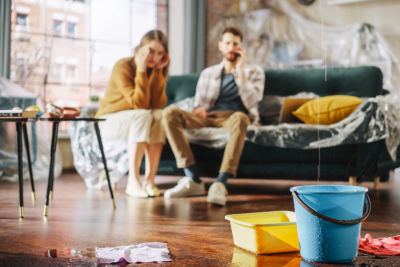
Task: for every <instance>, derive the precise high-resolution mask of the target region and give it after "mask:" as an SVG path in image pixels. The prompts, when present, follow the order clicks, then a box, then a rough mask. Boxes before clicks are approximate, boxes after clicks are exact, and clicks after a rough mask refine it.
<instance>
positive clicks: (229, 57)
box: [224, 52, 239, 63]
mask: <svg viewBox="0 0 400 267" xmlns="http://www.w3.org/2000/svg"><path fill="white" fill-rule="evenodd" d="M238 57H239V54H238V53H235V52H228V53H225V54H224V58H225V59H226V60H228V61H229V62H232V63H233V62H235V61H236V60H237V58H238Z"/></svg>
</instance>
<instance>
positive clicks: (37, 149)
mask: <svg viewBox="0 0 400 267" xmlns="http://www.w3.org/2000/svg"><path fill="white" fill-rule="evenodd" d="M35 104H36V97H35V95H34V94H32V93H31V92H29V91H27V90H26V89H24V88H22V87H20V86H18V85H16V84H14V83H12V82H10V81H8V80H7V79H5V78H2V77H0V109H12V108H14V107H20V108H25V107H27V106H30V105H35ZM27 129H28V138H29V145H30V153H31V161H32V170H33V178H34V180H39V179H47V178H48V175H49V162H50V143H51V127H50V124H49V123H48V122H28V124H27ZM39 133H40V134H39ZM16 136H17V132H16V125H15V123H14V122H0V179H4V180H9V181H18V160H17V142H16ZM23 143H24V142H23ZM23 146H24V149H23V165H24V171H23V174H24V179H29V172H28V165H27V160H26V152H25V145H23ZM54 174H55V177H58V176H59V175H60V174H61V158H60V155H59V153H57V154H56V161H55V165H54Z"/></svg>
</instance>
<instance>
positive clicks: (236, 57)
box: [234, 53, 240, 61]
mask: <svg viewBox="0 0 400 267" xmlns="http://www.w3.org/2000/svg"><path fill="white" fill-rule="evenodd" d="M238 58H240V54H239V53H235V57H234V60H235V61H236V60H237V59H238Z"/></svg>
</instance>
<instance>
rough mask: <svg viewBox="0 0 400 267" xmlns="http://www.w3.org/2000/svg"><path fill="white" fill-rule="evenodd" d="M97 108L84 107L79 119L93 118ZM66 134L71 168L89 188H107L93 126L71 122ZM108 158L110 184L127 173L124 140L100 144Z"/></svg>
mask: <svg viewBox="0 0 400 267" xmlns="http://www.w3.org/2000/svg"><path fill="white" fill-rule="evenodd" d="M95 113H96V108H92V107H84V108H82V109H81V116H83V117H93V116H94V114H95ZM68 132H69V135H70V137H71V150H72V153H73V155H74V166H75V169H76V170H77V172H78V173H79V175H80V176H81V177H83V179H84V181H85V184H86V186H87V187H88V188H93V189H101V188H103V187H105V186H106V185H107V180H106V177H105V173H104V166H103V161H102V158H101V152H100V148H99V144H98V141H97V137H96V132H95V130H94V124H93V123H92V122H86V121H76V122H70V123H69V125H68ZM103 148H104V153H105V155H106V156H107V167H108V170H109V174H110V177H111V182H112V183H113V184H115V183H117V182H118V181H120V179H121V178H122V177H123V176H124V175H125V174H126V173H127V172H128V153H127V149H126V148H127V140H115V141H114V140H113V141H108V142H103Z"/></svg>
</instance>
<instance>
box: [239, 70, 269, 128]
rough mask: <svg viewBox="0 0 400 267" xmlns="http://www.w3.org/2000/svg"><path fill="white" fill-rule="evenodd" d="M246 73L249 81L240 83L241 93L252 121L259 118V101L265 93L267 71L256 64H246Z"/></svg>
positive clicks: (256, 120)
mask: <svg viewBox="0 0 400 267" xmlns="http://www.w3.org/2000/svg"><path fill="white" fill-rule="evenodd" d="M244 71H245V75H246V77H247V82H246V83H244V84H242V85H239V84H238V86H239V94H240V97H241V99H242V102H243V104H244V105H245V107H246V108H247V110H248V111H249V115H250V119H251V120H252V122H254V123H257V122H258V120H259V114H258V103H259V102H260V101H261V100H262V98H263V94H264V83H265V73H264V71H263V69H262V68H261V67H259V66H256V65H251V66H246V68H245V70H244Z"/></svg>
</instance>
